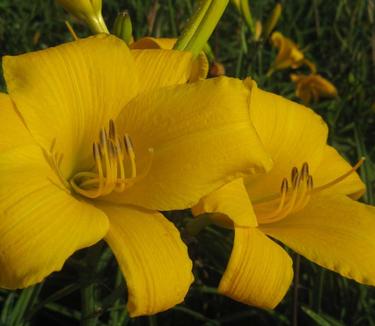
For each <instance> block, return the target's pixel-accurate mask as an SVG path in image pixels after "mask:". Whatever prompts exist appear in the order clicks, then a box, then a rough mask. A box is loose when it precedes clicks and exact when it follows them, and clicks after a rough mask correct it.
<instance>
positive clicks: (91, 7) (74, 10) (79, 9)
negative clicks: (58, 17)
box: [57, 0, 108, 34]
mask: <svg viewBox="0 0 375 326" xmlns="http://www.w3.org/2000/svg"><path fill="white" fill-rule="evenodd" d="M57 2H58V3H59V4H60V5H61V6H62V7H64V9H65V10H66V11H68V12H69V13H70V14H72V15H73V16H75V17H76V18H78V19H80V20H82V21H84V22H85V23H86V24H87V25H88V26H89V27H90V29H91V31H92V32H93V33H95V34H99V33H108V28H107V26H106V24H105V22H104V19H103V16H102V1H101V0H57Z"/></svg>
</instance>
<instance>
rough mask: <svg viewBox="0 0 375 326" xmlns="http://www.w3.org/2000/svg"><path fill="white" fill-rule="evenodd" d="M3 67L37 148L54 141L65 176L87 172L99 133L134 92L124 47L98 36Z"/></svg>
mask: <svg viewBox="0 0 375 326" xmlns="http://www.w3.org/2000/svg"><path fill="white" fill-rule="evenodd" d="M3 62H4V64H3V66H4V73H5V79H6V82H7V87H8V91H9V94H10V96H11V98H12V99H13V100H14V101H15V103H16V106H17V109H18V110H19V112H20V113H21V115H22V117H23V118H24V120H25V122H26V125H27V127H28V128H29V130H30V132H31V133H32V134H33V136H34V138H35V139H36V140H37V141H38V143H39V144H40V145H41V146H42V147H44V148H50V146H51V144H52V142H53V140H54V139H56V147H55V149H56V152H60V153H63V154H64V160H63V162H62V169H63V171H64V174H65V176H67V177H68V176H70V175H71V174H72V173H73V172H77V171H75V170H76V169H77V167H80V170H81V171H82V170H87V169H88V168H91V166H92V143H93V141H94V140H97V138H98V132H99V129H100V128H102V127H104V126H106V125H107V124H108V120H109V119H111V118H115V117H116V116H117V114H118V113H119V112H120V110H121V109H122V108H123V107H124V106H125V105H126V104H127V103H128V102H129V100H130V99H131V98H132V97H134V96H135V95H136V92H137V80H136V78H137V75H136V70H135V66H134V60H133V58H132V56H131V54H130V51H129V49H128V48H127V46H126V45H125V43H124V42H123V41H121V40H119V39H117V38H116V37H114V36H108V35H104V34H103V35H100V36H97V37H90V38H87V39H81V40H78V41H75V42H70V43H66V44H63V45H60V46H57V47H54V48H49V49H46V50H42V51H37V52H31V53H27V54H23V55H19V56H15V57H5V58H4V61H3Z"/></svg>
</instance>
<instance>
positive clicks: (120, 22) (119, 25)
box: [113, 10, 133, 44]
mask: <svg viewBox="0 0 375 326" xmlns="http://www.w3.org/2000/svg"><path fill="white" fill-rule="evenodd" d="M113 34H114V35H116V36H117V37H119V38H120V39H122V40H124V41H125V42H126V44H130V43H132V42H133V25H132V21H131V18H130V16H129V13H128V12H127V11H126V10H125V11H122V12H120V13H119V14H118V15H117V17H116V19H115V22H114V24H113Z"/></svg>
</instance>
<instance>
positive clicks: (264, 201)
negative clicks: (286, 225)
mask: <svg viewBox="0 0 375 326" xmlns="http://www.w3.org/2000/svg"><path fill="white" fill-rule="evenodd" d="M364 160H365V158H363V157H362V158H361V159H360V160H359V161H358V162H357V163H356V164H355V166H353V167H352V168H351V169H350V170H349V171H348V172H346V173H344V174H343V175H341V176H339V177H338V178H336V179H334V180H332V181H330V182H328V183H326V184H324V185H321V186H319V187H316V188H314V183H313V177H312V176H311V175H310V174H309V165H308V164H307V163H306V162H305V163H303V165H302V167H301V169H300V170H298V169H297V168H296V167H293V169H292V171H291V175H290V180H288V178H286V177H285V178H284V179H283V180H282V182H281V188H280V193H278V194H274V195H271V196H267V197H264V198H261V199H258V200H254V201H253V204H254V209H255V211H256V215H257V216H258V220H259V221H260V223H273V222H276V221H279V220H281V219H283V218H285V217H286V216H287V215H289V214H290V213H292V212H297V211H300V210H301V209H303V208H304V207H305V206H306V205H307V204H308V202H309V201H310V198H311V196H312V195H313V194H316V193H318V192H321V191H322V190H325V189H328V188H330V187H332V186H334V185H335V184H337V183H339V182H341V181H343V180H344V179H346V178H347V177H348V176H349V175H351V174H352V173H354V172H355V171H356V170H357V169H358V168H359V167H360V166H361V165H362V164H363V162H364ZM271 207H272V208H271ZM270 208H271V209H270Z"/></svg>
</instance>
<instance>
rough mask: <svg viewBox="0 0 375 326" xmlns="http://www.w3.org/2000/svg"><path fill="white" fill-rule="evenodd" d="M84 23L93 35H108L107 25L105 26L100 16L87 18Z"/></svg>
mask: <svg viewBox="0 0 375 326" xmlns="http://www.w3.org/2000/svg"><path fill="white" fill-rule="evenodd" d="M85 22H86V24H87V26H88V27H89V28H90V30H91V32H92V33H93V34H101V33H106V34H109V31H108V28H107V25H106V24H105V21H104V19H103V16H102V15H99V16H98V17H87V18H86V19H85Z"/></svg>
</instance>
